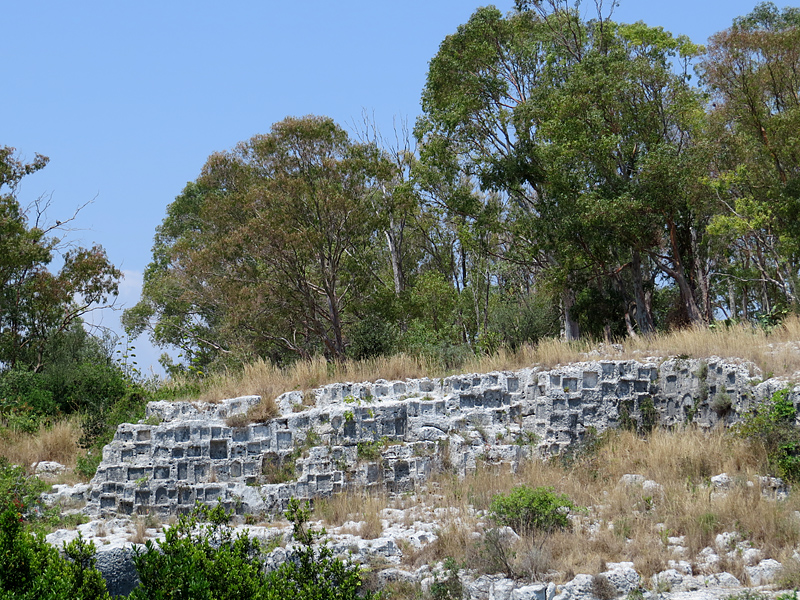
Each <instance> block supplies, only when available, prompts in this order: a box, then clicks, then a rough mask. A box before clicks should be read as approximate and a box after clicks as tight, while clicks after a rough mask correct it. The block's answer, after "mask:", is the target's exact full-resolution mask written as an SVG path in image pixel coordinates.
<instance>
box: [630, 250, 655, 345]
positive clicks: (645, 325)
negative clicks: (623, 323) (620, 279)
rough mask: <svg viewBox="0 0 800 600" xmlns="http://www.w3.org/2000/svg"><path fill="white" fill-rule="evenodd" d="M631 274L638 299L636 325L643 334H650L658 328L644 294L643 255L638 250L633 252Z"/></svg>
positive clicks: (634, 291) (634, 293) (636, 298)
mask: <svg viewBox="0 0 800 600" xmlns="http://www.w3.org/2000/svg"><path fill="white" fill-rule="evenodd" d="M631 274H632V275H633V295H634V299H635V300H636V326H637V327H638V328H639V331H640V332H641V333H642V335H645V336H647V335H650V334H652V333H653V332H654V331H655V330H656V326H655V324H654V323H653V315H652V313H651V312H650V306H649V303H648V302H647V300H646V298H645V294H644V284H643V282H642V257H641V254H640V253H639V251H638V250H633V251H632V252H631Z"/></svg>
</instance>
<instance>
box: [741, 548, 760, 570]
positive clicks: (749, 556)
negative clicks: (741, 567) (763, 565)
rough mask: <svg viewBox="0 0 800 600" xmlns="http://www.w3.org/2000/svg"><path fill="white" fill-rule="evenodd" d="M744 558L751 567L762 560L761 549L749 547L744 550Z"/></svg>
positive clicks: (745, 562)
mask: <svg viewBox="0 0 800 600" xmlns="http://www.w3.org/2000/svg"><path fill="white" fill-rule="evenodd" d="M742 560H743V561H744V564H746V565H747V566H749V567H752V566H755V565H757V564H758V563H759V562H760V561H761V550H759V549H758V548H748V549H747V550H744V551H742Z"/></svg>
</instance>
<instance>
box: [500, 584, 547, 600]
mask: <svg viewBox="0 0 800 600" xmlns="http://www.w3.org/2000/svg"><path fill="white" fill-rule="evenodd" d="M550 585H553V584H552V583H551V584H550ZM553 587H555V586H553ZM547 588H548V585H547V584H545V583H537V584H535V585H524V586H522V587H519V588H517V589H515V590H514V591H513V592H511V600H547Z"/></svg>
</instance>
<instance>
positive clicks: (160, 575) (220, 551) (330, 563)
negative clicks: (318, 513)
mask: <svg viewBox="0 0 800 600" xmlns="http://www.w3.org/2000/svg"><path fill="white" fill-rule="evenodd" d="M309 516H310V509H309V508H308V505H306V506H305V507H303V506H301V505H300V502H298V501H297V500H294V499H292V500H290V502H289V508H288V510H287V511H286V517H287V518H288V519H289V520H290V521H291V522H292V524H293V526H294V539H295V540H296V541H297V542H299V543H300V547H299V548H297V549H296V550H295V551H294V553H293V554H292V553H290V557H289V559H288V560H287V561H286V562H284V563H283V564H282V565H281V566H280V567H278V569H276V570H274V571H270V572H265V571H264V564H263V556H262V553H261V550H262V549H261V547H260V545H259V543H258V541H257V540H255V539H252V538H250V537H249V536H247V535H246V534H238V535H236V536H234V535H233V533H232V530H231V528H230V527H229V526H228V520H229V518H230V514H229V513H227V512H226V511H225V510H224V509H223V508H222V507H221V506H217V507H216V508H213V509H209V508H207V507H204V506H198V507H197V508H195V510H194V511H193V512H192V514H191V515H182V516H181V517H180V518H179V520H178V523H177V525H175V526H173V527H170V528H168V529H167V530H166V531H165V536H166V537H165V539H164V541H162V542H159V543H158V547H156V545H155V544H153V543H152V542H151V541H148V542H147V544H146V545H145V550H144V551H143V552H140V553H139V554H137V555H136V556H135V557H134V563H135V565H136V569H137V570H138V572H139V579H140V581H141V584H140V585H139V587H137V588H136V589H134V590H133V592H132V593H131V595H130V599H131V600H156V599H158V600H161V599H170V600H293V599H298V600H350V599H355V598H372V597H373V596H372V594H371V593H369V592H367V593H365V594H364V595H362V596H359V594H358V592H359V590H360V588H361V572H360V569H359V567H358V566H357V565H353V564H350V563H346V562H343V561H341V560H339V559H337V558H334V556H333V551H332V550H331V549H330V548H329V547H328V546H327V545H325V544H324V543H323V544H320V545H319V546H317V547H314V542H315V541H317V540H318V539H319V538H320V537H321V536H322V535H324V531H323V532H316V531H313V530H310V529H307V528H306V523H307V521H308V518H309ZM201 521H204V522H205V524H202V525H201Z"/></svg>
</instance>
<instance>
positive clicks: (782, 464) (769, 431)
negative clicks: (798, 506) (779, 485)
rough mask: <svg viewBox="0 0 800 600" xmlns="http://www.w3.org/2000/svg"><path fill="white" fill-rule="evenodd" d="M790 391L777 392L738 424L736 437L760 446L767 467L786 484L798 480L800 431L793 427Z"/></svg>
mask: <svg viewBox="0 0 800 600" xmlns="http://www.w3.org/2000/svg"><path fill="white" fill-rule="evenodd" d="M790 392H791V390H789V389H783V390H778V391H777V392H775V393H774V394H773V395H772V398H771V399H770V400H769V401H767V402H764V403H762V404H761V405H759V406H758V408H757V409H756V412H755V413H754V414H753V415H751V416H749V417H748V418H746V419H745V420H744V421H743V422H742V423H740V424H739V426H738V427H737V429H736V431H737V432H738V434H739V435H741V436H743V437H745V438H747V439H750V440H752V441H753V442H755V443H757V444H761V445H762V446H763V447H764V450H765V451H766V453H767V457H768V459H769V468H770V470H771V471H772V472H773V473H775V474H776V475H777V476H779V477H782V478H783V479H785V480H786V481H788V482H797V481H800V432H799V431H798V429H797V427H795V415H796V411H795V407H794V404H793V403H792V401H791V399H790V398H789V395H790Z"/></svg>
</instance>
